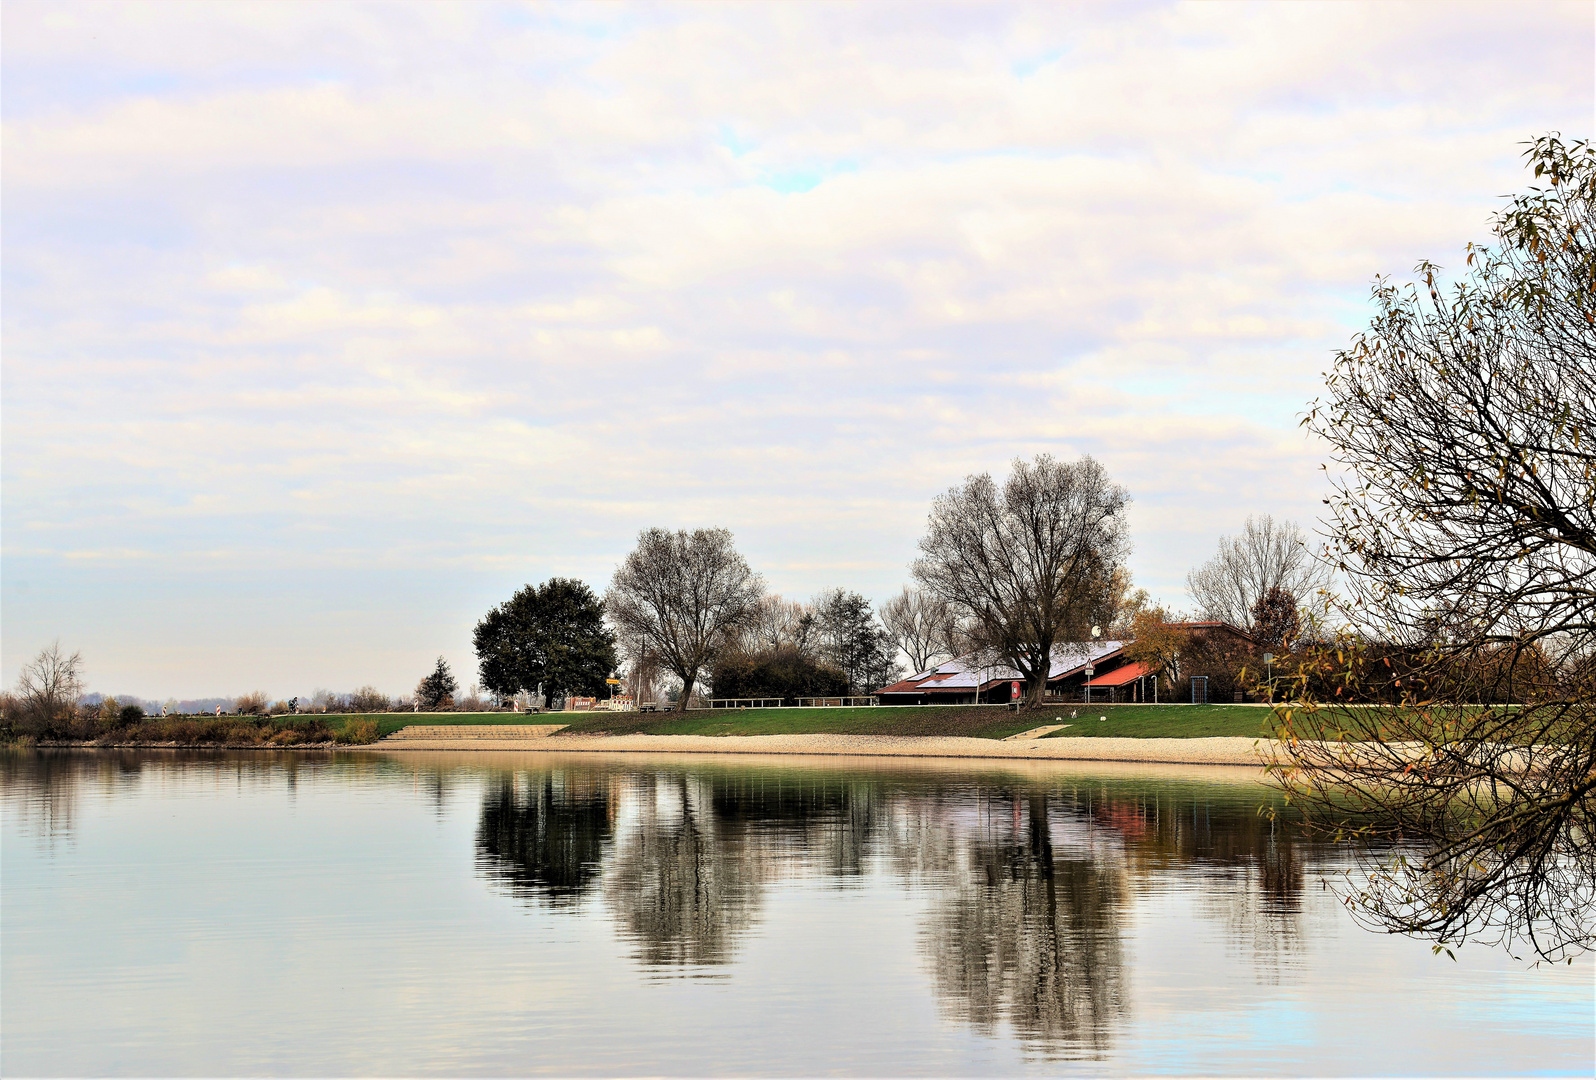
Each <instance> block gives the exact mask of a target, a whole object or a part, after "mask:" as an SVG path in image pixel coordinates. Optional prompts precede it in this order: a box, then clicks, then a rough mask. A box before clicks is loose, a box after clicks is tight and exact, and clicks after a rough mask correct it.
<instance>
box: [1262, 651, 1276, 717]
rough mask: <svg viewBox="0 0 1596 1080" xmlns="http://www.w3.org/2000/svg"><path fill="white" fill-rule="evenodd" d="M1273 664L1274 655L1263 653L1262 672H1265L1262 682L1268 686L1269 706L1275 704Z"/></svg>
mask: <svg viewBox="0 0 1596 1080" xmlns="http://www.w3.org/2000/svg"><path fill="white" fill-rule="evenodd" d="M1274 662H1275V654H1274V653H1272V652H1266V653H1264V672H1265V674H1264V682H1266V683H1267V684H1268V686H1269V704H1271V705H1273V704H1274V703H1275V672H1274V666H1273V665H1274Z"/></svg>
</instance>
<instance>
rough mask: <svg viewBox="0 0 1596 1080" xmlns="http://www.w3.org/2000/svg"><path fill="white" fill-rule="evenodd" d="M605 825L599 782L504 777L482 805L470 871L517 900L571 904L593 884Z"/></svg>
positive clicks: (603, 789)
mask: <svg viewBox="0 0 1596 1080" xmlns="http://www.w3.org/2000/svg"><path fill="white" fill-rule="evenodd" d="M612 822H613V813H612V799H611V792H610V788H609V785H608V783H606V782H605V780H604V779H603V778H602V777H587V778H575V777H572V776H569V775H566V774H555V773H546V774H543V775H541V776H536V777H529V776H528V775H527V774H524V773H523V774H518V775H511V776H505V777H502V778H500V779H498V780H497V781H496V782H495V783H494V784H493V785H492V786H491V787H490V788H489V789H488V792H487V794H486V795H485V797H484V798H483V801H482V817H481V822H480V824H479V825H478V826H477V867H478V869H479V870H480V871H481V872H482V873H484V874H486V875H487V876H488V877H489V878H490V879H492V880H494V881H496V882H498V883H499V884H501V885H502V886H505V887H507V888H508V889H509V890H510V891H511V892H513V893H515V894H516V895H518V896H522V897H524V898H528V899H537V900H542V901H545V902H547V903H549V904H552V905H554V906H562V905H567V904H574V903H575V902H576V901H578V900H580V899H581V897H582V895H583V894H584V893H585V892H586V891H587V890H588V889H589V888H590V887H591V886H592V885H593V883H594V882H595V881H596V880H597V879H598V875H599V871H600V869H601V867H602V865H603V856H604V845H605V843H606V842H607V841H608V840H609V839H610V834H611V830H612Z"/></svg>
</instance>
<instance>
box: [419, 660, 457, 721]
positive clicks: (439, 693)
mask: <svg viewBox="0 0 1596 1080" xmlns="http://www.w3.org/2000/svg"><path fill="white" fill-rule="evenodd" d="M459 689H460V684H459V683H458V682H456V681H455V678H454V672H452V671H450V670H449V661H447V660H445V659H444V658H443V657H441V656H440V657H438V662H437V664H436V665H434V666H433V669H432V671H431V673H429V674H428V675H426V676H424V677H423V678H422V680H421V681H420V682H419V683H417V684H416V704H417V705H419V706H421V708H423V709H425V710H426V711H428V712H436V711H438V710H439V709H447V708H450V707H451V706H453V705H454V695H455V692H456V691H457V690H459Z"/></svg>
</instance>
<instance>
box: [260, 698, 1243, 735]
mask: <svg viewBox="0 0 1596 1080" xmlns="http://www.w3.org/2000/svg"><path fill="white" fill-rule="evenodd" d="M1072 710H1073V711H1075V712H1077V713H1078V714H1079V715H1078V716H1077V717H1075V718H1074V719H1071V717H1070V712H1071V711H1072ZM1099 716H1106V717H1108V719H1107V720H1103V721H1099V720H1098V717H1099ZM285 719H286V718H285ZM320 719H323V720H325V721H326V722H327V724H328V726H329V727H332V728H334V729H335V730H336V729H340V728H342V727H343V726H344V724H345V723H347V722H348V721H350V720H354V719H366V720H375V721H376V722H377V730H378V733H379V735H391V734H393V733H394V732H395V731H398V730H399V729H400V728H403V727H409V726H411V725H412V724H424V725H429V726H444V725H452V724H566V725H568V728H567V730H568V731H570V732H571V733H587V734H594V735H633V734H645V735H808V734H841V735H966V736H970V737H973V738H978V739H1002V738H1006V737H1008V736H1010V735H1016V734H1018V733H1020V732H1022V731H1028V730H1030V729H1031V728H1034V727H1040V726H1042V725H1043V724H1054V723H1066V724H1069V725H1070V726H1069V727H1067V728H1065V729H1064V730H1063V731H1058V732H1055V733H1054V734H1052V735H1050V736H1048V738H1082V737H1086V738H1091V737H1106V736H1120V737H1128V738H1133V739H1160V738H1176V739H1179V738H1188V739H1189V738H1206V737H1208V736H1213V735H1240V736H1246V737H1249V738H1256V737H1259V736H1263V735H1265V734H1267V731H1266V722H1267V721H1268V719H1269V710H1268V709H1261V708H1257V707H1255V706H1239V705H1094V706H1092V707H1090V708H1087V707H1086V706H1083V705H1076V706H1063V707H1060V706H1058V705H1048V706H1045V707H1043V708H1041V709H1027V710H1025V711H1024V712H1018V713H1013V712H1010V711H1009V710H1008V709H1007V708H1005V707H1004V706H1001V705H980V706H975V705H905V706H895V707H882V708H869V707H866V708H857V709H694V710H692V711H691V712H688V713H685V714H682V713H671V712H664V713H635V712H633V713H612V712H564V713H502V712H500V713H367V714H364V715H363V716H352V715H339V714H328V715H326V716H323V717H320Z"/></svg>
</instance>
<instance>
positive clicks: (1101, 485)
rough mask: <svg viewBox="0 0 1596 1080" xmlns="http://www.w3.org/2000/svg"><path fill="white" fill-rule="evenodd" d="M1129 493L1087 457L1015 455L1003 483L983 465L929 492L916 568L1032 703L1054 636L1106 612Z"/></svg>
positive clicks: (1043, 680)
mask: <svg viewBox="0 0 1596 1080" xmlns="http://www.w3.org/2000/svg"><path fill="white" fill-rule="evenodd" d="M1129 501H1130V497H1129V495H1127V494H1126V491H1125V489H1124V488H1123V487H1121V486H1120V485H1118V484H1116V483H1114V482H1113V481H1112V480H1110V479H1109V477H1108V473H1107V472H1106V471H1105V470H1104V469H1103V467H1102V466H1101V465H1100V464H1098V463H1097V462H1096V461H1095V460H1093V459H1092V458H1090V457H1083V458H1081V460H1079V461H1075V462H1066V461H1058V460H1055V459H1054V458H1053V457H1052V456H1050V455H1048V454H1041V455H1038V456H1037V458H1036V460H1035V461H1029V462H1028V461H1024V460H1021V459H1018V458H1017V459H1015V461H1014V466H1013V471H1012V472H1011V473H1010V474H1009V477H1008V479H1007V480H1005V481H1004V483H1003V485H1002V486H1001V487H1000V486H999V485H998V484H997V483H996V482H995V481H994V480H993V479H992V477H991V475H990V474H987V473H982V474H981V475H979V476H971V477H968V478H966V480H965V482H964V483H963V484H962V485H960V486H959V487H955V488H951V489H950V490H948V491H947V492H945V493H944V494H942V495H940V496H939V497H938V498H937V500H936V502H935V503H934V504H933V505H932V508H931V516H930V521H929V522H928V524H927V528H926V535H925V536H924V538H922V539H921V541H920V551H921V557H920V558H919V559H918V560H916V561H915V563H914V576H915V578H916V579H917V580H918V581H919V582H920V583H921V584H922V585H923V586H924V587H925V588H926V589H927V590H929V591H930V592H932V593H934V594H935V595H937V596H939V597H941V598H942V599H943V600H945V601H946V602H947V603H948V604H950V605H951V606H952V607H953V609H954V610H955V612H956V613H957V614H958V615H960V616H963V617H967V618H968V620H970V622H971V623H973V624H974V628H975V629H976V631H977V636H978V638H980V639H982V640H983V641H984V643H985V644H986V645H987V646H988V647H990V648H991V649H992V651H994V652H995V653H997V654H998V655H999V656H1001V657H1002V658H1003V659H1004V660H1005V661H1006V662H1008V663H1009V664H1010V665H1012V666H1013V667H1014V669H1015V670H1016V671H1018V672H1019V673H1020V674H1021V675H1022V676H1023V677H1024V679H1025V693H1026V700H1027V701H1029V702H1031V703H1033V704H1040V703H1041V700H1042V695H1043V694H1044V693H1045V692H1046V689H1047V675H1048V669H1049V667H1050V665H1051V663H1052V656H1053V646H1054V645H1055V644H1056V643H1058V642H1061V641H1069V640H1076V641H1080V640H1084V639H1085V637H1086V633H1087V630H1088V628H1089V627H1090V626H1091V625H1092V624H1093V623H1094V622H1103V623H1106V622H1109V621H1111V617H1112V615H1113V610H1112V609H1113V607H1114V604H1115V602H1116V600H1117V599H1118V593H1119V591H1122V590H1117V586H1118V584H1119V581H1120V580H1121V576H1120V575H1116V574H1115V571H1116V570H1117V569H1119V568H1120V565H1121V563H1122V562H1123V560H1124V557H1125V554H1126V551H1127V550H1128V548H1129V543H1128V540H1127V537H1126V527H1125V507H1126V505H1127V503H1129Z"/></svg>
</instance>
